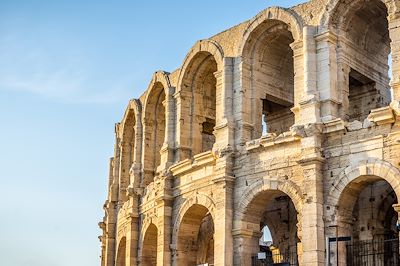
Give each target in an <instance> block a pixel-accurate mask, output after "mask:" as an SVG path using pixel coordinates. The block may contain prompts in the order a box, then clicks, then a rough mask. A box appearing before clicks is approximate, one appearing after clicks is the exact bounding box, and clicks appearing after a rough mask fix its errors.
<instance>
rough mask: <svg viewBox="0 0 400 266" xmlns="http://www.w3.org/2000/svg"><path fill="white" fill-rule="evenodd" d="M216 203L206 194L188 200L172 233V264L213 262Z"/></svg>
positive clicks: (181, 209)
mask: <svg viewBox="0 0 400 266" xmlns="http://www.w3.org/2000/svg"><path fill="white" fill-rule="evenodd" d="M214 209H215V204H214V202H213V200H212V199H211V198H210V197H208V196H206V195H204V194H196V195H195V196H193V197H191V198H189V199H188V200H186V201H185V202H184V203H183V205H182V207H181V208H180V210H179V212H178V214H177V217H176V219H175V223H174V227H173V232H172V246H171V247H172V251H173V257H172V264H173V265H198V264H204V263H209V264H214V249H215V246H214V233H215V226H214V222H215V213H214Z"/></svg>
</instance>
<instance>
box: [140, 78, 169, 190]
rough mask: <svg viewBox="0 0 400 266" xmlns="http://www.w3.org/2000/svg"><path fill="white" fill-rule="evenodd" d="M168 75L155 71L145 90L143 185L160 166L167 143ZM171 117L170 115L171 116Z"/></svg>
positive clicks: (151, 178)
mask: <svg viewBox="0 0 400 266" xmlns="http://www.w3.org/2000/svg"><path fill="white" fill-rule="evenodd" d="M168 75H169V73H167V72H164V71H157V72H155V73H154V74H153V78H152V80H151V82H150V85H149V87H148V89H147V93H146V97H145V100H144V105H143V109H144V110H143V116H142V117H143V118H142V124H143V153H142V157H143V159H142V166H143V183H144V184H143V185H144V186H147V185H148V184H149V183H151V182H152V181H153V179H154V176H155V175H156V169H157V167H158V166H159V165H161V164H162V156H161V152H162V148H163V146H164V144H165V143H166V142H167V139H166V132H167V130H166V128H167V111H168V106H167V104H168V97H171V95H170V93H169V90H170V88H171V87H172V86H171V82H170V80H169V76H168ZM171 115H172V114H171Z"/></svg>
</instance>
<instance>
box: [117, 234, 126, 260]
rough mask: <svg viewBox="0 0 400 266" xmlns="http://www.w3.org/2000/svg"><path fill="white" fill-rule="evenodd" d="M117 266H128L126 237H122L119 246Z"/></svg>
mask: <svg viewBox="0 0 400 266" xmlns="http://www.w3.org/2000/svg"><path fill="white" fill-rule="evenodd" d="M117 247H118V248H117V258H116V260H115V261H116V266H125V265H126V237H122V238H121V240H120V241H119V242H118V246H117Z"/></svg>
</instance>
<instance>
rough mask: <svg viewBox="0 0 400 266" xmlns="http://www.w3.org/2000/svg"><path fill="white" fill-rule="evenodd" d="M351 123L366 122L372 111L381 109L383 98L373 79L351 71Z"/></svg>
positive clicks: (349, 116)
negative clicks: (356, 121)
mask: <svg viewBox="0 0 400 266" xmlns="http://www.w3.org/2000/svg"><path fill="white" fill-rule="evenodd" d="M348 99H349V110H348V120H349V122H352V121H355V120H358V121H361V122H362V121H364V120H365V119H366V118H367V117H368V115H369V113H370V111H371V110H372V109H375V108H378V107H381V106H382V104H383V97H382V96H381V95H380V93H379V91H378V90H377V89H376V83H375V81H373V80H372V79H370V78H368V77H366V76H364V75H363V74H361V73H359V72H357V71H355V70H354V69H351V71H350V75H349V96H348Z"/></svg>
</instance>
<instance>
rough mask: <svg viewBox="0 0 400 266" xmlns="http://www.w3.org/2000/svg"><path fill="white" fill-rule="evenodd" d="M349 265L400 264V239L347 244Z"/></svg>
mask: <svg viewBox="0 0 400 266" xmlns="http://www.w3.org/2000/svg"><path fill="white" fill-rule="evenodd" d="M346 263H347V266H388V265H390V266H400V256H399V239H391V240H371V241H357V242H349V243H347V244H346Z"/></svg>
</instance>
